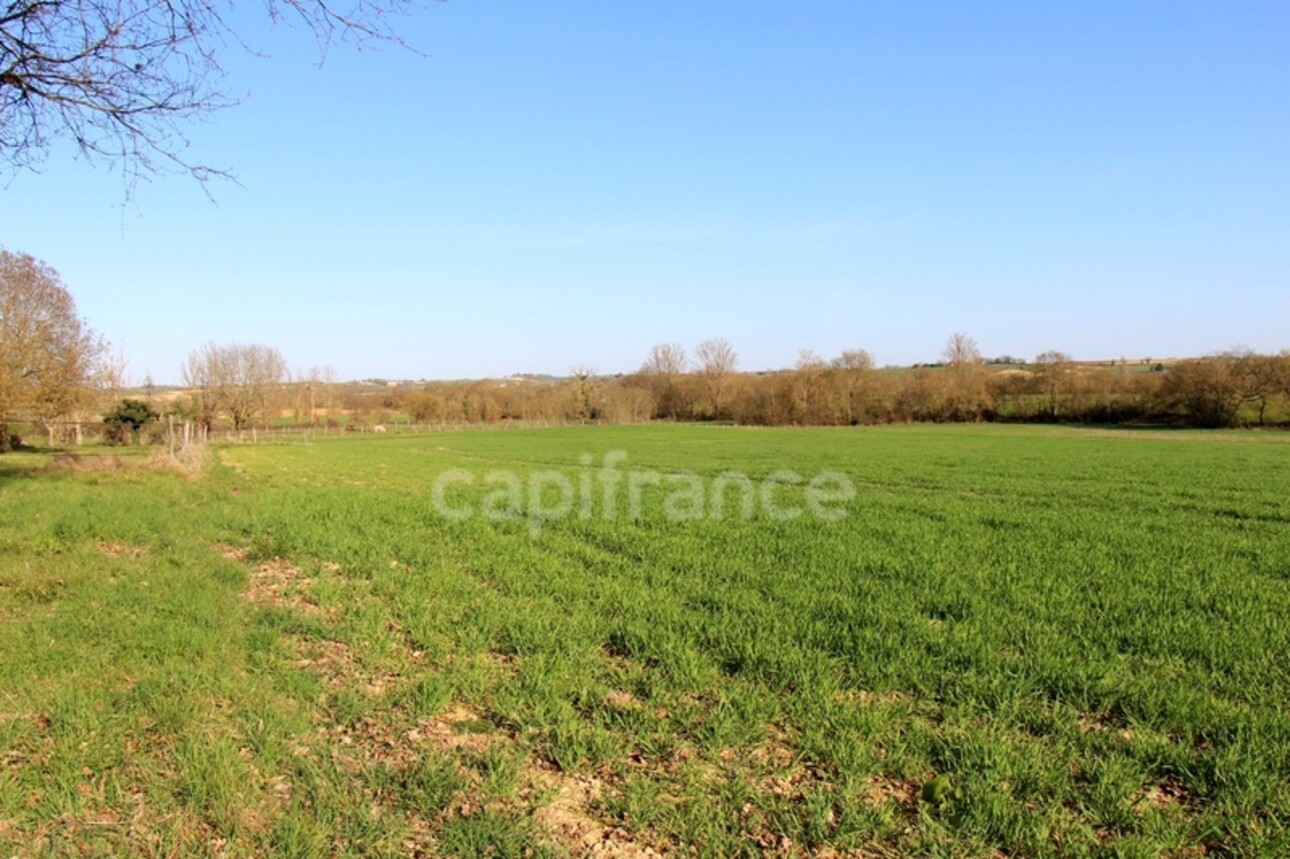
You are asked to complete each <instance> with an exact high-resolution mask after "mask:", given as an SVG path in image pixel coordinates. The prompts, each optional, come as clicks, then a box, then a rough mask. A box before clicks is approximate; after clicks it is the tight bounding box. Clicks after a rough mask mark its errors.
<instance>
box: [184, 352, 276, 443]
mask: <svg viewBox="0 0 1290 859" xmlns="http://www.w3.org/2000/svg"><path fill="white" fill-rule="evenodd" d="M286 368H287V364H286V362H285V361H284V360H283V359H282V355H281V354H280V353H279V352H278V350H277V349H275V348H273V347H272V346H262V345H260V344H257V343H252V344H243V343H235V344H233V345H230V346H220V345H218V344H216V343H207V344H206V345H205V346H203V347H202V348H200V349H196V350H194V351H193V352H191V353H190V354H189V355H188V360H187V361H185V362H184V366H183V375H184V384H186V385H187V386H188V387H189V388H190V389H192V397H193V411H194V412H195V413H196V416H197V419H198V420H199V421H200V422H201V423H202V424H204V425H205V426H206V427H207V428H210V427H211V426H212V425H213V423H214V422H215V420H216V418H217V417H219V415H221V414H226V415H228V417H229V419H230V420H231V421H232V422H233V428H234V429H242V428H243V427H245V426H246V425H248V424H249V423H250V422H251V421H252V420H254V419H255V418H257V417H268V416H269V414H270V406H271V403H272V401H273V399H274V397H275V396H276V395H277V394H278V393H279V389H280V388H281V386H282V381H283V379H284V378H285V376H286Z"/></svg>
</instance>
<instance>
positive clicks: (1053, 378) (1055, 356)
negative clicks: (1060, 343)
mask: <svg viewBox="0 0 1290 859" xmlns="http://www.w3.org/2000/svg"><path fill="white" fill-rule="evenodd" d="M1070 373H1071V357H1070V356H1069V355H1067V354H1066V353H1065V352H1058V351H1056V350H1049V351H1047V352H1042V353H1040V354H1039V355H1037V356H1035V376H1036V379H1037V380H1038V383H1039V388H1040V391H1041V392H1042V393H1043V395H1044V404H1045V409H1046V411H1047V414H1048V418H1049V420H1055V419H1056V418H1057V408H1058V404H1059V403H1060V401H1061V397H1062V394H1063V393H1064V392H1065V390H1066V387H1067V382H1068V380H1069V377H1070Z"/></svg>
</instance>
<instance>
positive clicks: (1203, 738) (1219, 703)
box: [0, 425, 1290, 857]
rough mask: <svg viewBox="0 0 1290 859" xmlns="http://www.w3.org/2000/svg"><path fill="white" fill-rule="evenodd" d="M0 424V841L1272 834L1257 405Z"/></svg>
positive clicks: (1278, 533)
mask: <svg viewBox="0 0 1290 859" xmlns="http://www.w3.org/2000/svg"><path fill="white" fill-rule="evenodd" d="M145 466H146V463H145V462H144V460H143V459H141V458H140V459H137V460H127V461H124V462H123V463H117V464H116V465H114V466H109V465H105V464H102V463H96V461H95V460H94V459H92V458H91V457H84V458H82V460H81V461H80V462H74V463H70V464H69V463H68V462H66V461H55V460H54V459H53V458H52V457H50V456H48V455H43V454H35V453H18V454H13V455H7V456H5V457H2V458H0V512H2V515H0V855H4V856H9V855H18V856H35V855H110V854H116V855H125V854H130V855H152V856H171V855H193V854H197V855H219V856H261V855H281V856H360V855H362V856H366V855H390V856H402V855H424V856H498V857H504V856H516V857H520V856H568V855H574V856H651V855H675V854H681V855H697V856H705V857H706V856H711V857H726V856H755V855H779V856H808V855H809V856H865V857H869V856H893V857H894V856H909V855H926V856H945V857H950V856H953V857H971V856H979V857H1000V856H1141V857H1156V856H1174V857H1188V856H1203V855H1234V856H1278V855H1288V854H1290V829H1288V827H1290V706H1288V705H1287V702H1288V701H1290V658H1287V654H1288V653H1290V620H1288V619H1290V496H1288V495H1287V492H1286V487H1288V486H1290V434H1283V433H1261V432H1214V433H1202V432H1184V431H1133V430H1120V431H1107V430H1089V429H1077V428H1055V427H1022V426H1003V427H1000V426H973V425H964V426H919V427H883V428H859V429H809V430H803V429H797V430H793V429H774V430H770V429H745V428H738V427H713V426H697V425H690V426H671V425H654V426H640V427H570V428H560V429H549V430H505V431H491V432H459V433H454V432H445V433H437V434H431V435H420V436H412V435H396V434H390V435H384V436H365V437H361V438H332V439H320V440H317V441H316V442H314V443H312V444H260V445H249V444H248V445H232V446H218V447H213V448H212V449H211V450H209V451H208V453H207V459H206V462H205V464H204V466H203V467H202V468H201V469H199V470H192V471H190V472H189V473H178V472H175V471H171V470H166V469H160V468H153V467H145Z"/></svg>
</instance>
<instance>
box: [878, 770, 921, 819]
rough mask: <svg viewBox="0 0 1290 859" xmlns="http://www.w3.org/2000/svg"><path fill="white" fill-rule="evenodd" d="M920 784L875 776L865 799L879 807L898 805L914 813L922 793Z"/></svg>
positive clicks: (907, 780)
mask: <svg viewBox="0 0 1290 859" xmlns="http://www.w3.org/2000/svg"><path fill="white" fill-rule="evenodd" d="M921 790H922V789H921V787H920V786H919V784H918V782H915V781H911V780H909V779H895V778H888V777H887V776H873V777H872V778H870V779H869V784H868V785H867V786H866V788H865V799H867V800H868V801H869V802H870V803H871V804H873V805H877V806H883V805H889V804H892V803H894V804H896V805H899V806H900V807H902V808H904V809H906V810H908V811H913V810H914V809H916V808H917V807H918V797H919V794H920V792H921Z"/></svg>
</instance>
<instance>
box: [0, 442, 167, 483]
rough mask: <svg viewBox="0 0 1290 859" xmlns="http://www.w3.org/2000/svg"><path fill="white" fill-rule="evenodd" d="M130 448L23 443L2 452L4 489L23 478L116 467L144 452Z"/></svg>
mask: <svg viewBox="0 0 1290 859" xmlns="http://www.w3.org/2000/svg"><path fill="white" fill-rule="evenodd" d="M132 453H133V452H132V451H129V449H127V448H113V449H111V450H110V451H109V450H108V449H92V450H85V449H76V448H70V447H34V448H33V447H20V448H16V449H14V450H12V451H10V452H9V453H3V454H0V489H4V488H5V487H6V486H9V485H11V484H13V483H16V482H17V481H20V480H31V479H34V478H41V477H51V478H58V477H63V476H66V475H70V474H77V473H82V472H89V471H115V470H117V469H120V468H121V467H122V466H123V465H125V464H126V463H128V462H131V461H133V460H136V459H138V460H140V461H142V454H137V455H132Z"/></svg>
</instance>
